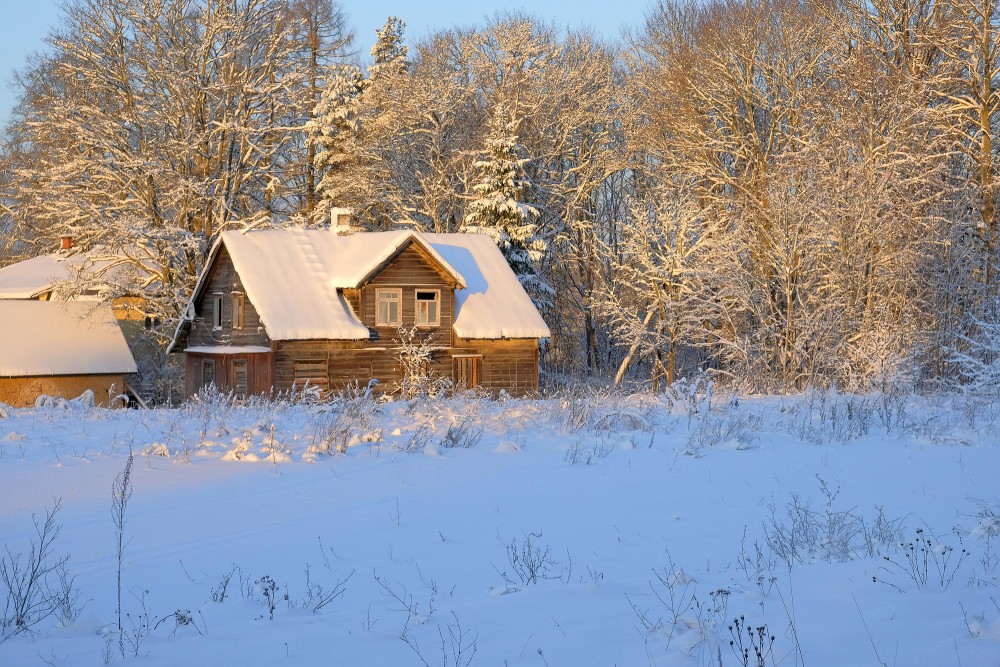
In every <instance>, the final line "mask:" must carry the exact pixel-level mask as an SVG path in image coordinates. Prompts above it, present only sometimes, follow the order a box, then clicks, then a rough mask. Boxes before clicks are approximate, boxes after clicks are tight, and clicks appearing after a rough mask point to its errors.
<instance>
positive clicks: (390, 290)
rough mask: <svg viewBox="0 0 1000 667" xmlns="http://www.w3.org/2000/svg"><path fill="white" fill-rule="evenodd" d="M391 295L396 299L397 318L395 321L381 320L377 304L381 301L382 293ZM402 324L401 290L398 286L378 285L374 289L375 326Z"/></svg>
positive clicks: (397, 325) (396, 325)
mask: <svg viewBox="0 0 1000 667" xmlns="http://www.w3.org/2000/svg"><path fill="white" fill-rule="evenodd" d="M383 294H385V295H387V296H388V295H393V296H394V297H395V301H396V316H397V317H398V318H399V319H398V320H397V321H396V322H383V321H382V320H381V318H380V315H381V313H380V311H381V309H380V308H379V305H380V303H381V301H382V295H383ZM402 325H403V290H402V289H401V288H399V287H379V288H376V289H375V326H377V327H399V326H402Z"/></svg>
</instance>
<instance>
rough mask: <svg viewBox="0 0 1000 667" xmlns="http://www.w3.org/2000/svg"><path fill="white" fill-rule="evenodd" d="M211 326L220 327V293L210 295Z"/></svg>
mask: <svg viewBox="0 0 1000 667" xmlns="http://www.w3.org/2000/svg"><path fill="white" fill-rule="evenodd" d="M212 328H213V329H221V328H222V295H221V294H213V295H212Z"/></svg>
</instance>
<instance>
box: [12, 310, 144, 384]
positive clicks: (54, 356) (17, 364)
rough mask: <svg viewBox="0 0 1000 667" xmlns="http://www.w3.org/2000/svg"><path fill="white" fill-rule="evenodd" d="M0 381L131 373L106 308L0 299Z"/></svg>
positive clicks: (120, 337) (130, 361)
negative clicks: (27, 377)
mask: <svg viewBox="0 0 1000 667" xmlns="http://www.w3.org/2000/svg"><path fill="white" fill-rule="evenodd" d="M0 322H3V323H4V325H3V326H2V327H0V377H22V376H31V375H99V374H104V373H109V374H110V373H114V374H117V373H135V372H136V370H137V369H136V365H135V359H134V358H133V357H132V352H131V351H130V350H129V347H128V344H127V343H126V342H125V337H124V336H123V335H122V331H121V329H120V328H119V327H118V322H117V320H115V316H114V313H113V312H112V310H111V308H110V307H108V306H100V305H95V304H92V303H67V302H55V301H15V300H0Z"/></svg>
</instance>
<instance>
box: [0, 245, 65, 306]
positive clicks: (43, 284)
mask: <svg viewBox="0 0 1000 667" xmlns="http://www.w3.org/2000/svg"><path fill="white" fill-rule="evenodd" d="M67 259H69V258H68V257H66V256H65V255H61V254H59V253H55V254H51V255H39V256H38V257H32V258H31V259H26V260H24V261H23V262H17V263H16V264H10V265H8V266H4V267H0V299H33V298H35V297H36V296H38V295H39V294H41V293H42V292H46V291H48V290H50V289H52V286H53V285H54V284H55V283H57V282H59V281H60V280H66V279H68V278H69V277H70V275H71V274H72V270H71V266H72V265H71V264H70V263H67Z"/></svg>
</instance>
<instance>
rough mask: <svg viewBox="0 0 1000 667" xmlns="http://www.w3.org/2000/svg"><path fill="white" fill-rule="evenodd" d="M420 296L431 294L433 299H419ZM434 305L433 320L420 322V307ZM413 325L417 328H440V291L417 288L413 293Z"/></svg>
mask: <svg viewBox="0 0 1000 667" xmlns="http://www.w3.org/2000/svg"><path fill="white" fill-rule="evenodd" d="M421 294H433V295H434V298H433V299H421V298H420V295H421ZM428 303H433V304H434V320H433V321H428V322H421V321H420V306H421V305H422V304H428ZM413 324H414V325H415V326H418V327H439V326H441V290H439V289H420V288H417V289H415V290H414V292H413Z"/></svg>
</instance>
